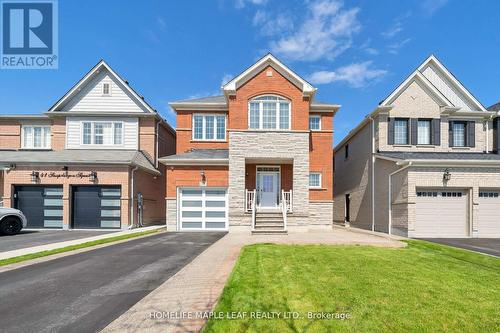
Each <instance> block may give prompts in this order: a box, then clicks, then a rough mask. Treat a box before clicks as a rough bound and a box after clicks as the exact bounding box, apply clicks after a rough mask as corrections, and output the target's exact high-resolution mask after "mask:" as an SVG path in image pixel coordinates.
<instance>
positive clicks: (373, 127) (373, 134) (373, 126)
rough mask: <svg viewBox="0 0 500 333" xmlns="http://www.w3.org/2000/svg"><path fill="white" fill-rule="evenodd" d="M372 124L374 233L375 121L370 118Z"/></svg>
mask: <svg viewBox="0 0 500 333" xmlns="http://www.w3.org/2000/svg"><path fill="white" fill-rule="evenodd" d="M370 121H371V123H372V172H371V173H372V175H371V178H372V231H375V121H374V120H373V118H372V117H370Z"/></svg>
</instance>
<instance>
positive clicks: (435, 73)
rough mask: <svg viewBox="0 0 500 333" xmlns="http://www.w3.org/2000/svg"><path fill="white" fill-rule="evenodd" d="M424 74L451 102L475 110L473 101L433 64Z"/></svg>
mask: <svg viewBox="0 0 500 333" xmlns="http://www.w3.org/2000/svg"><path fill="white" fill-rule="evenodd" d="M422 74H423V75H424V76H425V77H426V78H427V79H428V80H429V81H430V82H431V83H432V84H433V85H434V86H435V87H436V88H437V89H438V90H439V91H440V92H441V93H442V94H443V95H444V96H445V97H446V98H447V99H448V100H449V101H450V102H451V103H453V105H455V106H458V107H462V108H465V109H467V110H475V108H474V106H473V105H472V103H470V102H469V101H468V98H467V97H465V96H464V95H463V94H462V93H460V92H459V91H458V89H456V88H455V86H454V85H453V84H452V83H451V82H450V81H449V80H447V79H446V78H445V77H444V76H443V74H441V73H440V71H439V70H438V69H437V68H436V67H434V66H433V65H432V64H429V65H428V66H426V67H425V68H424V69H423V71H422Z"/></svg>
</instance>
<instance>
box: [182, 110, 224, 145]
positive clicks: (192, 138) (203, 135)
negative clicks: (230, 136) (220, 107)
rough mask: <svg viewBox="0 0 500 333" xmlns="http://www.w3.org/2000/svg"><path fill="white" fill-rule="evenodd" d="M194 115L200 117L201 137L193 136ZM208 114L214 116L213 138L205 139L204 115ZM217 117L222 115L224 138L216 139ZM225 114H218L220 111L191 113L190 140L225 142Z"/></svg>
mask: <svg viewBox="0 0 500 333" xmlns="http://www.w3.org/2000/svg"><path fill="white" fill-rule="evenodd" d="M196 116H199V117H202V119H203V121H202V125H201V126H202V130H201V131H202V132H201V136H202V138H201V139H197V138H195V137H194V118H195V117H196ZM209 116H214V138H213V139H206V138H205V137H206V117H209ZM217 117H224V139H217ZM226 132H227V115H226V114H220V113H193V115H192V116H191V140H192V141H208V142H210V141H218V142H225V141H226V137H227V134H226Z"/></svg>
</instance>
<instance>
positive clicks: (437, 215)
mask: <svg viewBox="0 0 500 333" xmlns="http://www.w3.org/2000/svg"><path fill="white" fill-rule="evenodd" d="M467 197H468V196H467V192H466V191H462V190H449V189H443V190H436V189H417V199H416V222H415V233H414V237H417V238H462V237H469V226H468V223H467V220H468V209H467V207H468V200H467Z"/></svg>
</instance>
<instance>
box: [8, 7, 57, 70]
mask: <svg viewBox="0 0 500 333" xmlns="http://www.w3.org/2000/svg"><path fill="white" fill-rule="evenodd" d="M1 18H2V24H1V28H2V33H1V38H2V41H1V52H0V54H1V64H0V68H2V69H47V68H48V69H54V68H57V66H58V56H57V53H58V45H57V2H56V1H52V0H40V1H36V0H35V1H33V0H32V1H12V0H11V1H3V2H2V5H1Z"/></svg>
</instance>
